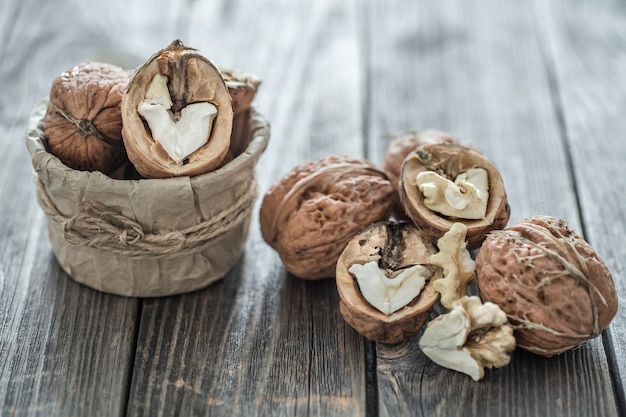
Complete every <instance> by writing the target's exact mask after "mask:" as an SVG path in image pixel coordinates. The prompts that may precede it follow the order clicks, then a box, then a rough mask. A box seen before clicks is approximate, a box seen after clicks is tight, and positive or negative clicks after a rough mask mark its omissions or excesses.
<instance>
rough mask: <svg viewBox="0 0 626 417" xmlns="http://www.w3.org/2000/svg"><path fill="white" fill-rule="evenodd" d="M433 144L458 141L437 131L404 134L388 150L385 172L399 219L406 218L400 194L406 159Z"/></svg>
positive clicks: (384, 166)
mask: <svg viewBox="0 0 626 417" xmlns="http://www.w3.org/2000/svg"><path fill="white" fill-rule="evenodd" d="M432 143H458V141H457V140H456V139H455V138H453V137H452V136H450V135H449V134H447V133H445V132H440V131H437V130H426V131H424V132H421V133H419V134H417V133H404V134H401V135H398V136H395V137H393V140H392V141H391V143H390V144H389V147H388V148H387V153H386V154H385V160H384V162H383V171H385V173H386V174H387V176H388V177H389V181H391V185H392V186H393V191H394V194H393V200H394V214H395V215H396V217H398V218H401V219H402V218H406V215H405V214H404V208H403V207H402V203H401V202H400V194H399V190H398V183H399V182H400V172H401V169H402V163H403V162H404V159H405V158H406V157H407V155H409V154H410V153H411V152H413V151H414V150H415V149H417V148H418V147H420V146H422V145H426V144H432Z"/></svg>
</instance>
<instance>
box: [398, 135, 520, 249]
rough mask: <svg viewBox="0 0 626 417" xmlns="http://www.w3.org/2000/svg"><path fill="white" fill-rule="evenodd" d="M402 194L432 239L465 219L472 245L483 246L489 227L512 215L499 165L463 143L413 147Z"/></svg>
mask: <svg viewBox="0 0 626 417" xmlns="http://www.w3.org/2000/svg"><path fill="white" fill-rule="evenodd" d="M400 199H401V201H402V204H403V206H404V209H405V211H406V213H407V214H408V216H409V217H410V218H411V219H412V220H413V221H414V222H415V223H416V224H417V225H418V226H419V227H421V228H422V229H423V230H424V231H425V232H426V234H427V235H429V236H431V238H433V239H439V238H440V237H441V236H443V234H444V233H445V232H447V231H448V230H450V227H452V225H453V224H454V223H456V222H462V223H464V224H465V225H466V226H467V242H468V249H470V250H472V249H476V248H478V247H480V244H481V243H482V241H483V240H484V239H485V236H486V235H487V233H488V232H489V231H491V230H494V229H501V228H503V227H505V226H506V223H507V222H508V220H509V215H510V208H509V205H508V201H507V197H506V192H505V189H504V182H503V181H502V177H501V176H500V173H499V172H498V169H497V168H496V167H495V166H494V164H493V163H492V162H491V161H489V160H488V159H487V158H485V157H484V156H483V155H482V154H480V153H478V152H477V151H475V150H472V149H471V148H469V147H466V146H462V145H458V144H450V143H437V144H431V145H423V146H420V147H419V148H417V149H416V150H414V151H413V152H411V153H410V154H409V155H408V156H407V157H406V158H405V160H404V163H403V164H402V176H401V180H400ZM484 203H485V204H484ZM480 205H482V206H481V207H479V206H480ZM442 207H444V208H445V209H446V210H444V209H442ZM480 211H482V213H483V214H480V215H476V212H480ZM476 217H478V218H476Z"/></svg>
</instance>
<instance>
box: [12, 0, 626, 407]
mask: <svg viewBox="0 0 626 417" xmlns="http://www.w3.org/2000/svg"><path fill="white" fill-rule="evenodd" d="M2 11H3V12H2V14H0V91H2V94H0V146H2V149H3V150H4V151H3V152H2V153H0V213H1V214H0V416H5V415H7V416H13V415H17V416H30V415H41V416H67V415H76V416H91V415H107V416H135V415H144V416H160V415H162V416H166V415H211V416H213V415H281V416H292V415H294V416H295V415H297V416H300V415H320V416H326V415H337V416H338V415H347V416H356V415H367V416H377V415H381V416H397V415H417V416H431V415H442V416H447V415H458V416H533V415H536V416H617V415H623V414H624V413H626V404H625V401H624V390H625V387H626V361H625V359H624V358H626V351H625V350H624V349H625V346H626V338H625V337H626V336H625V334H626V313H625V310H624V307H622V306H623V305H624V303H625V302H626V286H625V284H624V279H625V278H624V277H625V274H626V271H625V268H624V262H623V259H625V258H626V238H625V237H624V236H626V208H625V207H626V206H625V205H624V203H623V200H624V196H626V181H625V180H624V175H623V163H622V161H623V160H624V159H626V147H625V146H624V143H625V142H624V132H626V118H624V117H623V115H624V109H626V7H625V6H624V3H623V1H618V0H606V1H600V2H598V1H592V0H585V1H583V0H574V1H565V0H550V1H542V0H536V1H534V2H499V1H496V0H485V1H463V0H443V1H438V2H429V1H423V0H420V1H415V2H406V1H401V0H391V1H384V0H371V1H363V2H361V1H352V2H337V1H332V0H322V1H315V2H305V1H279V0H263V1H249V0H248V1H244V0H238V1H228V0H224V1H211V2H194V1H183V0H179V1H173V2H165V1H161V0H158V1H137V2H121V1H109V2H100V3H96V2H93V3H92V2H90V3H87V2H80V1H78V0H60V1H57V2H44V1H41V0H22V1H17V0H4V2H3V3H2ZM590 22H593V24H590ZM176 37H179V38H181V39H182V40H183V41H184V42H185V43H187V44H188V45H190V46H193V47H195V48H198V49H199V50H200V51H201V53H203V54H204V55H205V56H207V57H208V58H210V59H211V60H212V61H213V62H215V63H218V64H220V65H224V66H229V67H233V68H242V69H246V70H249V71H251V72H254V73H256V74H258V75H259V76H260V77H261V78H262V79H263V84H262V86H261V88H260V91H259V94H258V96H257V100H256V104H257V107H258V108H259V110H260V111H262V112H263V113H264V114H265V115H266V116H267V117H268V119H269V120H270V121H271V124H272V137H271V140H270V145H269V147H268V149H267V151H266V152H265V154H264V155H263V157H262V159H261V162H260V164H259V166H258V169H257V172H258V174H259V187H260V191H261V195H262V194H263V193H264V192H265V191H266V190H267V189H268V188H269V187H270V186H271V185H272V184H273V183H274V182H275V181H277V180H278V179H279V178H280V177H281V176H282V175H284V174H285V173H287V172H288V171H290V170H291V169H292V168H293V167H294V166H295V165H297V164H299V163H302V162H305V161H308V160H312V159H316V158H319V157H321V156H325V155H331V154H337V155H353V156H365V157H367V158H369V159H371V160H373V161H374V162H377V163H380V162H382V159H383V157H384V154H385V151H386V148H387V145H388V143H389V142H388V139H387V137H388V135H389V134H393V133H398V132H403V131H410V130H414V131H419V130H423V129H426V128H438V129H443V130H447V131H449V132H451V133H453V134H455V135H457V136H458V137H459V138H460V139H461V140H463V141H465V142H468V143H471V144H473V145H475V146H476V147H478V148H479V149H481V150H482V151H483V153H485V154H486V155H487V156H488V157H489V158H490V159H491V160H492V161H494V163H495V164H496V165H497V166H498V167H499V168H500V170H501V173H502V176H503V178H504V181H505V184H506V187H507V191H508V194H509V201H510V203H511V207H512V218H511V222H515V221H518V220H521V219H522V218H524V217H527V216H530V215H534V214H550V215H553V216H557V217H561V218H564V219H566V220H567V221H568V222H569V223H570V225H572V226H573V227H574V228H575V229H577V230H579V231H581V232H583V233H584V234H585V236H586V237H587V239H588V240H589V241H590V242H591V243H592V245H593V246H594V247H595V248H596V249H597V250H598V252H599V253H600V255H601V256H602V258H603V259H604V260H605V261H606V262H607V264H608V265H609V267H610V268H611V270H612V272H613V273H614V278H615V281H616V285H617V288H618V291H619V295H620V303H621V305H622V306H620V308H619V310H618V314H617V316H616V318H615V319H614V321H613V323H612V324H611V326H610V327H609V329H608V331H606V332H605V333H604V334H603V336H602V337H601V338H596V339H594V340H592V341H590V342H588V343H586V344H585V345H583V346H582V347H580V348H578V349H576V350H573V351H570V352H567V353H565V354H562V355H559V356H557V357H554V358H550V359H546V358H542V357H539V356H536V355H532V354H530V353H526V352H524V351H522V350H516V351H515V352H514V354H513V358H512V361H511V364H510V365H509V366H507V367H506V368H503V369H498V370H491V371H487V374H486V377H485V379H484V380H482V381H480V382H474V381H472V380H471V379H469V378H468V377H467V376H465V375H462V374H458V373H455V372H452V371H450V370H447V369H444V368H441V367H438V366H436V365H434V364H433V363H432V362H431V361H430V360H429V359H428V358H426V357H425V356H424V355H423V354H422V353H421V351H420V350H419V349H418V348H417V346H416V342H417V340H418V337H417V336H416V337H414V338H412V339H410V340H408V341H407V342H405V343H402V344H400V345H395V346H391V345H384V344H375V343H373V342H370V341H367V340H365V339H364V338H363V337H361V336H360V335H358V334H357V333H356V332H355V331H353V330H352V329H351V328H350V327H349V326H347V325H346V324H345V323H344V322H343V320H342V318H341V315H340V314H339V310H338V305H337V304H338V296H337V292H336V289H335V286H334V282H333V280H326V281H321V282H304V281H301V280H298V279H297V278H294V277H293V276H291V275H289V274H288V273H286V271H285V270H284V268H283V267H282V265H281V263H280V259H279V258H278V256H277V255H276V253H275V252H274V251H273V250H272V249H271V248H270V247H269V246H267V245H266V244H265V243H264V241H263V239H262V237H261V234H260V231H259V225H258V207H259V204H258V203H257V205H256V206H255V211H254V217H253V219H252V224H251V228H250V235H249V239H248V241H247V244H246V249H245V253H244V256H243V257H242V259H241V261H240V262H239V264H238V265H237V266H236V267H235V268H234V269H233V270H232V271H231V272H230V273H229V274H228V275H227V277H226V278H225V279H224V280H222V281H221V282H219V283H216V284H214V285H211V286H210V287H208V288H206V289H204V290H201V291H196V292H193V293H190V294H185V295H180V296H175V297H165V298H154V299H144V300H142V299H134V298H124V297H117V296H113V295H108V294H102V293H98V292H96V291H93V290H91V289H88V288H86V287H83V286H81V285H79V284H76V283H75V282H74V281H72V280H71V279H69V277H68V276H67V275H66V274H65V273H64V272H62V271H61V270H60V268H59V267H58V265H57V263H56V261H55V259H54V256H53V254H52V252H51V249H50V244H49V243H48V240H47V230H46V222H45V216H44V214H43V212H41V210H40V209H39V207H38V206H37V203H36V200H35V193H34V187H33V183H32V172H31V171H32V169H31V166H30V161H29V158H28V153H27V151H26V149H25V146H24V136H25V132H26V122H27V118H28V114H29V111H30V109H31V108H32V107H33V106H34V105H35V104H36V103H37V102H38V101H39V99H40V98H42V97H44V96H45V95H46V94H47V93H48V91H49V88H50V84H51V82H52V79H53V78H54V77H55V76H56V75H57V74H59V73H61V72H62V71H64V70H66V69H67V68H69V67H71V66H72V65H75V64H77V63H79V62H83V61H88V60H93V61H105V62H110V63H113V64H116V65H120V66H122V67H125V68H134V67H136V66H137V65H139V64H141V63H142V62H143V61H144V60H145V59H147V58H148V57H149V56H150V55H151V54H152V53H153V52H154V51H156V50H158V49H160V48H162V47H163V46H165V45H167V44H168V43H169V42H170V41H171V40H172V39H174V38H176Z"/></svg>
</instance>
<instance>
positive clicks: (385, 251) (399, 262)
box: [336, 222, 442, 343]
mask: <svg viewBox="0 0 626 417" xmlns="http://www.w3.org/2000/svg"><path fill="white" fill-rule="evenodd" d="M435 252H436V248H435V246H434V245H433V244H432V243H431V242H430V240H429V239H428V238H427V237H426V236H424V235H423V234H422V233H421V232H420V231H419V230H418V229H417V228H416V227H415V226H413V225H411V224H409V223H406V222H400V223H394V222H381V223H377V224H374V225H372V226H370V227H368V228H367V229H366V230H364V231H363V232H361V233H359V234H358V235H356V236H355V237H354V238H353V239H351V240H350V242H349V243H348V245H347V246H346V248H345V249H344V250H343V252H342V253H341V256H340V257H339V260H338V261H337V271H336V281H337V290H338V292H339V298H340V300H339V309H340V311H341V314H342V316H343V318H344V319H345V321H346V322H347V323H348V324H349V325H350V326H352V327H353V328H354V329H355V330H356V331H358V332H359V333H361V334H362V335H364V336H366V337H368V338H370V339H372V340H376V341H379V342H384V343H399V342H401V341H403V340H405V339H406V338H408V337H409V336H411V335H413V334H415V333H417V332H418V331H419V330H420V329H421V327H422V326H423V325H424V323H425V322H426V319H427V318H428V312H429V311H430V309H431V308H432V307H433V305H434V304H435V303H436V302H437V299H438V298H439V293H437V292H436V291H435V290H434V289H433V287H432V283H433V281H434V280H435V279H437V278H440V277H441V276H442V270H441V268H439V267H437V266H434V265H429V260H430V256H431V255H432V254H434V253H435ZM372 261H375V262H378V264H379V267H380V268H381V269H386V270H389V271H398V270H400V269H402V268H405V267H408V266H413V265H426V266H428V267H429V268H431V270H432V271H433V275H432V276H431V277H430V279H429V281H428V282H427V283H426V286H425V287H424V288H423V289H422V291H421V292H420V294H419V295H418V296H417V297H416V298H414V299H413V301H411V302H410V303H409V304H408V305H406V306H405V307H403V308H401V309H400V310H398V311H396V312H394V313H392V314H389V315H387V314H384V313H381V312H380V311H378V310H377V309H376V308H374V307H373V306H372V305H370V304H369V303H368V302H367V300H366V299H365V298H364V297H363V295H362V294H361V291H360V290H359V285H358V283H357V281H356V278H355V277H354V276H353V275H352V274H351V273H350V272H349V271H348V269H349V268H350V267H351V266H352V265H353V264H357V263H358V264H365V263H368V262H372Z"/></svg>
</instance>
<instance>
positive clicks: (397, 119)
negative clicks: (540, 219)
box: [362, 0, 617, 416]
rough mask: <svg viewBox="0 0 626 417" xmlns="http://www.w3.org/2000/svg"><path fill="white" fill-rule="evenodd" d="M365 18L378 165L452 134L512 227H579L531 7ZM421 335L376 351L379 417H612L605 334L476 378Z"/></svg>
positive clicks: (437, 6) (468, 7) (395, 7)
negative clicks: (399, 150)
mask: <svg viewBox="0 0 626 417" xmlns="http://www.w3.org/2000/svg"><path fill="white" fill-rule="evenodd" d="M399 16H401V17H399ZM362 18H363V21H364V23H363V25H364V26H366V27H367V28H368V29H366V30H365V32H366V33H367V36H366V37H365V47H364V50H366V51H367V52H366V60H367V63H368V65H369V68H370V72H369V74H368V84H369V85H370V86H371V87H370V90H368V91H369V95H368V99H367V100H366V102H367V105H366V108H367V112H366V114H365V119H366V120H369V125H368V126H367V129H366V130H367V132H368V138H369V144H370V145H369V150H370V153H369V154H368V156H369V157H370V158H371V159H377V160H378V161H382V158H383V156H384V152H385V150H386V146H387V143H388V142H386V141H384V140H383V139H381V138H382V137H383V135H384V134H387V133H394V132H399V131H407V130H417V131H420V130H424V129H426V128H438V129H443V130H447V131H450V132H452V133H454V134H456V135H457V136H458V137H459V138H460V139H461V140H462V141H465V142H469V143H472V144H473V145H475V146H476V147H478V148H479V149H480V150H482V151H483V153H484V154H485V155H486V156H487V157H489V158H490V159H491V160H492V161H493V162H494V163H495V164H496V166H498V167H499V169H500V171H501V173H502V176H503V178H504V182H505V185H506V188H507V192H508V196H509V202H510V204H511V208H512V218H511V222H517V221H518V220H521V219H522V218H524V217H527V216H531V215H535V214H550V215H553V216H556V217H561V218H564V219H567V220H568V222H569V223H570V224H571V225H572V226H573V227H574V228H577V229H580V222H579V215H578V211H577V205H576V194H575V191H574V184H573V182H572V179H571V177H570V172H569V169H568V155H567V152H566V149H564V148H563V144H562V142H561V134H562V132H561V131H560V126H559V124H558V123H557V119H558V115H557V113H556V110H555V107H554V103H553V101H552V98H551V94H550V85H549V82H548V79H547V75H546V73H547V69H546V63H545V60H544V58H543V56H542V51H541V50H540V49H539V47H538V45H539V42H540V39H539V37H538V34H537V33H536V28H535V23H534V22H535V20H536V16H535V15H534V14H533V10H532V9H530V8H527V7H525V6H524V5H522V4H521V3H510V2H508V3H503V2H497V1H490V2H482V3H481V4H480V6H479V5H478V4H475V3H474V2H463V1H454V0H450V1H443V2H436V3H433V2H425V1H424V2H413V3H412V4H411V5H409V4H407V3H406V2H389V1H385V2H382V1H381V2H372V4H371V6H370V7H367V6H366V7H364V9H363V11H362ZM418 339H419V336H417V337H414V338H412V339H411V340H409V341H407V342H406V343H405V344H403V345H401V346H389V345H383V344H377V346H376V349H377V361H378V373H377V382H378V393H379V394H378V396H379V406H380V414H381V415H385V416H386V415H389V416H391V415H398V414H402V412H404V413H406V414H409V413H410V414H412V415H425V416H427V415H434V414H436V415H475V416H517V415H520V416H522V415H561V414H563V413H565V414H567V415H579V416H590V415H594V416H605V415H617V409H616V408H615V402H614V399H613V395H612V386H611V381H610V376H609V372H608V363H607V359H606V357H605V354H604V350H603V343H602V340H601V339H599V338H598V339H595V340H593V341H591V342H589V343H587V344H585V345H584V346H582V347H581V348H579V349H576V350H574V351H570V352H567V353H565V354H563V355H560V356H558V357H555V358H551V359H545V358H542V357H538V356H535V355H532V354H529V353H525V352H523V351H521V350H518V351H516V352H515V353H514V355H513V358H512V363H511V364H510V365H509V366H508V367H505V368H503V369H499V370H492V371H488V372H487V374H486V377H485V379H484V380H482V381H480V382H478V383H476V382H473V381H472V380H471V379H469V377H468V376H466V375H463V374H459V373H456V372H453V371H450V370H447V369H444V368H441V367H438V366H436V365H434V364H433V363H432V362H431V361H430V360H429V359H428V358H426V357H425V356H424V355H423V354H422V353H421V352H420V351H419V349H418V347H417V341H418ZM398 410H399V411H398Z"/></svg>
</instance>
